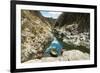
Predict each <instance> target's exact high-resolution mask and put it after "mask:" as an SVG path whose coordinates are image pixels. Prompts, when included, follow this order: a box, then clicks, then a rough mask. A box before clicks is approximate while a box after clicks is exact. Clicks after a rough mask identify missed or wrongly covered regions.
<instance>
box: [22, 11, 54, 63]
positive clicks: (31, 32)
mask: <svg viewBox="0 0 100 73" xmlns="http://www.w3.org/2000/svg"><path fill="white" fill-rule="evenodd" d="M21 17H22V19H21V43H22V45H21V62H24V61H27V60H29V59H32V58H33V59H34V58H41V57H42V52H43V50H44V48H45V47H46V45H47V43H48V42H50V41H51V40H52V37H53V35H52V34H51V26H50V24H49V23H48V22H47V21H46V20H45V19H44V18H43V17H42V15H41V14H40V13H39V12H38V11H30V10H22V11H21Z"/></svg>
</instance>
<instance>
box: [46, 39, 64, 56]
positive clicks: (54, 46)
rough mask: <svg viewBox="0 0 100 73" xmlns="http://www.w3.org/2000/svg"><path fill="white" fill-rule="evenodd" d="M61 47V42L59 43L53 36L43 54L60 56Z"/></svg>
mask: <svg viewBox="0 0 100 73" xmlns="http://www.w3.org/2000/svg"><path fill="white" fill-rule="evenodd" d="M62 48H63V47H62V45H61V43H59V41H58V40H57V39H56V38H54V40H53V41H52V43H51V44H50V46H49V47H48V48H47V49H46V51H45V54H46V56H53V57H57V56H60V55H61V54H62Z"/></svg>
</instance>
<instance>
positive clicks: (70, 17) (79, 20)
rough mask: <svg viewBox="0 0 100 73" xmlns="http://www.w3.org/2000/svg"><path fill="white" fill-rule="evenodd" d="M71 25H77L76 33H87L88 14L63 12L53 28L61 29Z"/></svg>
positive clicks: (88, 26) (88, 24)
mask: <svg viewBox="0 0 100 73" xmlns="http://www.w3.org/2000/svg"><path fill="white" fill-rule="evenodd" d="M71 24H78V28H77V30H78V32H79V33H80V32H88V31H89V29H90V14H89V13H73V12H63V14H61V15H60V17H59V18H58V19H57V20H56V24H55V26H58V27H63V26H65V27H66V26H67V25H71Z"/></svg>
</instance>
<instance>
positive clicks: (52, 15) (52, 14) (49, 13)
mask: <svg viewBox="0 0 100 73" xmlns="http://www.w3.org/2000/svg"><path fill="white" fill-rule="evenodd" d="M40 13H41V14H42V15H43V16H44V17H48V18H53V19H57V18H58V17H59V15H60V14H62V12H52V11H40Z"/></svg>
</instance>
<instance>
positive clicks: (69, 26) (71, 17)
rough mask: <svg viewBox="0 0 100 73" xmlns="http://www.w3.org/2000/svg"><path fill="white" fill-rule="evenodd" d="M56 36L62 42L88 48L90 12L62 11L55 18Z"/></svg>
mask: <svg viewBox="0 0 100 73" xmlns="http://www.w3.org/2000/svg"><path fill="white" fill-rule="evenodd" d="M54 33H55V34H56V37H58V38H59V39H61V40H62V41H63V42H64V43H70V44H74V45H76V46H85V47H86V48H88V49H89V48H90V44H89V43H90V42H89V40H90V14H89V13H71V12H70V13H69V12H64V13H63V14H61V15H60V17H59V18H58V19H57V20H56V23H55V31H54Z"/></svg>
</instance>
